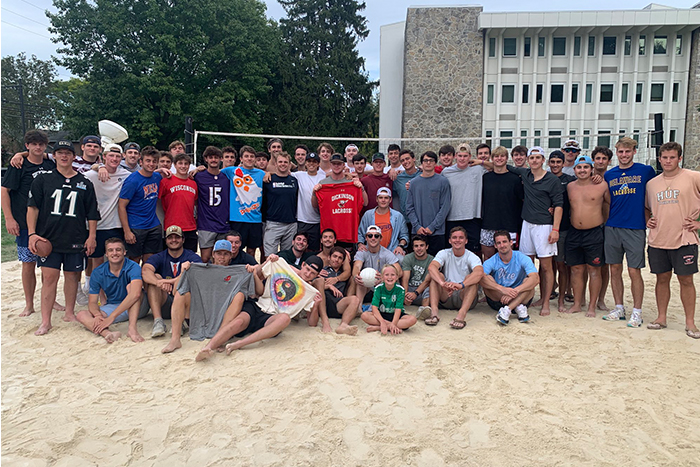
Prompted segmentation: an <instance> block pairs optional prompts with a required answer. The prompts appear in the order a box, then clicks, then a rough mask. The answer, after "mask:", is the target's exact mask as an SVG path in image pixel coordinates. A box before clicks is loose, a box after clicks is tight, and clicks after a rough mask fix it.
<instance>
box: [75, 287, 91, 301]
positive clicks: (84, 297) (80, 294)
mask: <svg viewBox="0 0 700 467" xmlns="http://www.w3.org/2000/svg"><path fill="white" fill-rule="evenodd" d="M88 301H89V297H88V295H87V294H86V293H85V290H83V286H82V285H81V284H78V295H76V296H75V302H76V303H77V304H78V305H80V306H85V305H87V304H88Z"/></svg>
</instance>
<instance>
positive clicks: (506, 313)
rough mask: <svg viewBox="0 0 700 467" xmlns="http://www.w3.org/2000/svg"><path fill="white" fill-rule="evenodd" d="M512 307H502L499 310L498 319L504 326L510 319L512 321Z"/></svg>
mask: <svg viewBox="0 0 700 467" xmlns="http://www.w3.org/2000/svg"><path fill="white" fill-rule="evenodd" d="M510 313H511V312H510V308H508V307H507V306H504V307H501V309H500V310H498V314H497V315H496V321H498V324H501V325H503V326H505V325H507V324H508V321H510Z"/></svg>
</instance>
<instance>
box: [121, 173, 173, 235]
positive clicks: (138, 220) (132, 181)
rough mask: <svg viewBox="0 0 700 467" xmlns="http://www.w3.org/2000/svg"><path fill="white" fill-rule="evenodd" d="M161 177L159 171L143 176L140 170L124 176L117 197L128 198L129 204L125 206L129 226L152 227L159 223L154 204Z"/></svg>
mask: <svg viewBox="0 0 700 467" xmlns="http://www.w3.org/2000/svg"><path fill="white" fill-rule="evenodd" d="M162 179H163V177H162V176H161V175H160V174H159V173H153V175H151V176H150V177H144V176H143V175H141V173H140V172H134V173H132V174H131V175H129V176H128V177H126V180H124V184H123V185H122V189H121V192H119V198H120V199H128V200H129V205H128V206H127V207H126V214H127V216H128V218H129V228H131V229H152V228H154V227H157V226H159V225H160V221H159V220H158V216H157V215H156V204H157V203H158V187H159V186H160V181H161V180H162Z"/></svg>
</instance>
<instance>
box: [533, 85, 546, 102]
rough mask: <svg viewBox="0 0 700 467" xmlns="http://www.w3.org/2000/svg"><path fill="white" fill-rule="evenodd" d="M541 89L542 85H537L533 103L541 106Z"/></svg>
mask: <svg viewBox="0 0 700 467" xmlns="http://www.w3.org/2000/svg"><path fill="white" fill-rule="evenodd" d="M543 88H544V85H543V84H538V85H537V95H536V96H535V102H536V103H537V104H541V103H542V90H543Z"/></svg>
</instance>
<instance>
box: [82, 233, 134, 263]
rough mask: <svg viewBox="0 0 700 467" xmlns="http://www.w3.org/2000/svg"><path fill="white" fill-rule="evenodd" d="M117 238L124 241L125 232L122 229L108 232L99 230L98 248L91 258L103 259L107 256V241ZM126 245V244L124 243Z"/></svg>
mask: <svg viewBox="0 0 700 467" xmlns="http://www.w3.org/2000/svg"><path fill="white" fill-rule="evenodd" d="M112 237H116V238H121V239H122V240H124V230H123V229H122V228H118V229H108V230H98V231H97V236H96V237H95V238H97V246H96V247H95V251H94V252H93V253H92V254H91V255H90V258H102V257H103V256H104V255H105V240H107V239H109V238H112ZM124 244H125V245H126V242H124Z"/></svg>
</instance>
